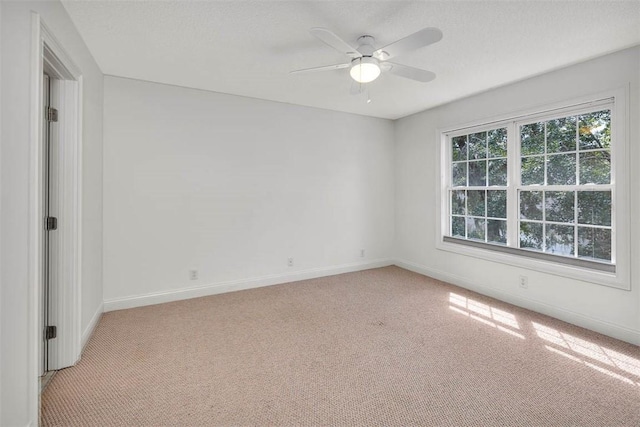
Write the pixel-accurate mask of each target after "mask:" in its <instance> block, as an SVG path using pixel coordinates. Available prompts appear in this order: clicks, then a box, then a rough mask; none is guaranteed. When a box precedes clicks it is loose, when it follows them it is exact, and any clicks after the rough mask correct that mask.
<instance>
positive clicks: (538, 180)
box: [520, 156, 544, 185]
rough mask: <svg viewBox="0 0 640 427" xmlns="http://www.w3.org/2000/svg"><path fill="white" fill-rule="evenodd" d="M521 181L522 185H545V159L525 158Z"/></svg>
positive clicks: (540, 157)
mask: <svg viewBox="0 0 640 427" xmlns="http://www.w3.org/2000/svg"><path fill="white" fill-rule="evenodd" d="M521 168H522V170H521V171H520V179H521V181H522V185H543V184H544V157H543V156H536V157H523V158H522V166H521Z"/></svg>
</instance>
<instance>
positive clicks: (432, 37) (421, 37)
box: [373, 27, 442, 61]
mask: <svg viewBox="0 0 640 427" xmlns="http://www.w3.org/2000/svg"><path fill="white" fill-rule="evenodd" d="M441 39H442V31H440V30H439V29H437V28H433V27H429V28H423V29H422V30H420V31H418V32H415V33H413V34H411V35H409V36H407V37H405V38H403V39H400V40H398V41H395V42H393V43H391V44H388V45H386V46H385V47H382V48H380V49H378V50H376V51H375V52H373V56H374V57H376V58H378V59H379V60H381V61H386V60H387V59H391V58H393V57H394V56H398V55H402V54H403V53H407V52H411V51H413V50H416V49H420V48H421V47H424V46H428V45H430V44H433V43H435V42H438V41H440V40H441Z"/></svg>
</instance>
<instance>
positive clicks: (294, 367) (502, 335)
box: [41, 267, 640, 426]
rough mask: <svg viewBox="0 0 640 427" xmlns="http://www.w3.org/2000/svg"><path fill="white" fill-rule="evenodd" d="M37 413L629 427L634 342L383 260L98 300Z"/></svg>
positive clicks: (638, 370)
mask: <svg viewBox="0 0 640 427" xmlns="http://www.w3.org/2000/svg"><path fill="white" fill-rule="evenodd" d="M41 418H42V419H41V421H42V424H43V425H45V426H54V425H69V426H183V425H185V426H187V425H188V426H215V425H222V426H230V425H258V426H270V425H283V426H292V425H337V426H342V425H382V426H408V425H421V426H430V425H449V426H467V425H468V426H501V425H510V426H577V425H580V426H582V425H585V426H586V425H590V426H625V425H626V426H639V425H640V348H639V347H636V346H633V345H630V344H625V343H623V342H620V341H617V340H614V339H611V338H607V337H604V336H602V335H599V334H597V333H594V332H589V331H586V330H584V329H581V328H578V327H575V326H571V325H568V324H566V323H563V322H560V321H558V320H554V319H551V318H549V317H546V316H542V315H539V314H536V313H532V312H530V311H527V310H523V309H519V308H516V307H513V306H510V305H508V304H504V303H501V302H498V301H496V300H493V299H490V298H486V297H482V296H480V295H478V294H474V293H472V292H468V291H465V290H462V289H460V288H457V287H455V286H451V285H447V284H444V283H441V282H438V281H435V280H432V279H429V278H426V277H424V276H421V275H418V274H414V273H411V272H408V271H406V270H402V269H400V268H397V267H387V268H381V269H375V270H369V271H364V272H358V273H350V274H344V275H340V276H333V277H326V278H321V279H314V280H306V281H302V282H296V283H290V284H285V285H278V286H271V287H267V288H261V289H254V290H249V291H241V292H234V293H228V294H223V295H217V296H211V297H205V298H198V299H192V300H188V301H181V302H175V303H169V304H163V305H156V306H151V307H143V308H136V309H131V310H123V311H116V312H111V313H106V314H105V315H104V316H103V318H102V320H101V321H100V324H99V325H98V327H97V329H96V332H95V334H94V336H93V338H92V339H91V341H90V343H89V344H88V346H87V348H86V350H85V352H84V354H83V357H82V360H81V361H80V362H79V363H78V365H77V366H75V367H73V368H69V369H65V370H63V371H61V372H59V373H58V374H57V375H56V376H55V378H54V379H53V381H52V383H51V384H50V385H49V387H48V388H47V389H46V391H45V393H44V395H43V396H42V415H41Z"/></svg>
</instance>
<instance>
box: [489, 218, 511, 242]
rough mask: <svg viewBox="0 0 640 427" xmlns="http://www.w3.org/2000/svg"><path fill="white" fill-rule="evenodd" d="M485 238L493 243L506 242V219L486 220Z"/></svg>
mask: <svg viewBox="0 0 640 427" xmlns="http://www.w3.org/2000/svg"><path fill="white" fill-rule="evenodd" d="M487 240H488V241H489V242H494V243H507V221H500V220H497V219H490V220H487Z"/></svg>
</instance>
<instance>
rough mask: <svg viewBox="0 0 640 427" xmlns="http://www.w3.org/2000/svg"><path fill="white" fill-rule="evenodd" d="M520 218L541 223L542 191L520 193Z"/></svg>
mask: <svg viewBox="0 0 640 427" xmlns="http://www.w3.org/2000/svg"><path fill="white" fill-rule="evenodd" d="M520 218H522V219H537V220H538V221H542V191H521V192H520Z"/></svg>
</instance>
